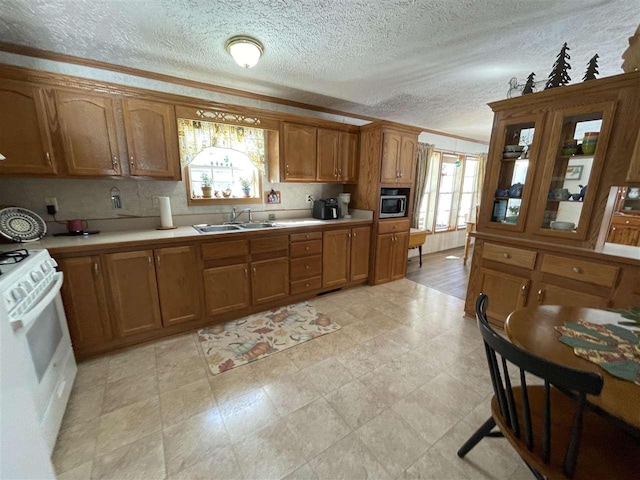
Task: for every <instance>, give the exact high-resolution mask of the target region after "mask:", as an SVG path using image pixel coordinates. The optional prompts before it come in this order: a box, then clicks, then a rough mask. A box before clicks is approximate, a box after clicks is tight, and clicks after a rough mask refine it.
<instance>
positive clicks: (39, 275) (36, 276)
mask: <svg viewBox="0 0 640 480" xmlns="http://www.w3.org/2000/svg"><path fill="white" fill-rule="evenodd" d="M43 278H44V275H43V274H42V272H39V271H38V270H34V271H33V272H31V280H33V282H34V283H38V282H39V281H40V280H42V279H43Z"/></svg>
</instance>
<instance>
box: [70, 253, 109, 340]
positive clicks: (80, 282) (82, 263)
mask: <svg viewBox="0 0 640 480" xmlns="http://www.w3.org/2000/svg"><path fill="white" fill-rule="evenodd" d="M58 265H59V268H60V270H61V271H62V272H63V273H64V282H63V284H62V301H63V302H64V311H65V313H66V314H67V323H68V324H69V332H70V333H71V340H72V342H73V345H74V348H75V349H76V350H78V349H82V348H84V347H90V346H92V345H99V344H101V343H105V342H108V341H109V340H111V339H112V338H113V333H112V331H111V320H110V318H109V311H108V309H107V295H106V291H105V286H104V276H103V272H102V264H101V263H100V257H99V256H97V255H96V256H87V257H76V258H65V259H61V260H59V261H58Z"/></svg>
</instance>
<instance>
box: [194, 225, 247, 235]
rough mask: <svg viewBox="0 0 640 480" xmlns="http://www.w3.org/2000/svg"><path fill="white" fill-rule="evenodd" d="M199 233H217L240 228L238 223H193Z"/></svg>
mask: <svg viewBox="0 0 640 480" xmlns="http://www.w3.org/2000/svg"><path fill="white" fill-rule="evenodd" d="M193 228H195V229H196V230H197V231H198V232H199V233H218V232H230V231H238V230H240V226H239V225H194V226H193Z"/></svg>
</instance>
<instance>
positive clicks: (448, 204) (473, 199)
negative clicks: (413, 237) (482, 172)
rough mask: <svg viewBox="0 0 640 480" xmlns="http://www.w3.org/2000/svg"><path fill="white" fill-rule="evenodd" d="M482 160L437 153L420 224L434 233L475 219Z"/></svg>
mask: <svg viewBox="0 0 640 480" xmlns="http://www.w3.org/2000/svg"><path fill="white" fill-rule="evenodd" d="M478 167H479V159H478V157H476V156H473V155H458V154H452V153H447V152H434V154H433V157H432V158H431V162H430V165H429V172H428V178H427V185H426V189H425V194H424V197H423V198H422V204H421V209H420V225H419V227H420V228H422V229H425V230H428V231H430V232H435V233H437V232H447V231H452V230H457V229H462V228H465V223H466V222H468V221H473V220H474V218H475V215H474V214H475V212H474V210H475V206H476V204H477V203H478V200H479V199H478V198H477V191H476V190H477V181H478Z"/></svg>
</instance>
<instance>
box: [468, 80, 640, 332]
mask: <svg viewBox="0 0 640 480" xmlns="http://www.w3.org/2000/svg"><path fill="white" fill-rule="evenodd" d="M490 107H491V108H492V109H493V111H494V112H495V118H494V128H493V132H492V135H491V143H490V147H489V155H488V163H487V171H486V177H485V183H484V189H483V193H482V202H481V208H480V213H479V219H478V226H477V232H475V233H474V236H475V238H476V243H475V248H474V254H473V264H472V268H471V272H470V278H469V288H468V290H467V300H466V304H465V312H466V313H467V314H468V315H471V316H474V315H475V312H474V304H475V300H476V298H477V296H478V295H479V294H480V293H481V292H482V293H485V294H487V295H488V296H489V309H488V316H489V318H490V320H491V321H492V322H494V323H495V324H496V325H500V326H502V324H503V323H504V321H505V320H506V318H507V316H508V315H509V314H510V313H511V312H512V311H513V310H515V309H517V308H520V307H523V306H526V305H531V304H559V305H571V306H575V305H577V306H585V307H596V308H606V307H609V306H628V305H626V301H625V300H624V299H623V298H624V297H623V296H620V295H618V294H617V292H618V291H619V289H620V288H627V287H628V286H623V285H622V280H621V279H622V278H633V276H630V275H631V273H633V272H635V273H637V274H638V276H637V277H635V280H634V281H635V287H632V289H633V288H635V289H636V290H638V291H639V292H640V253H639V254H638V256H637V257H636V258H626V257H615V256H612V255H606V254H604V253H602V252H601V247H602V245H601V244H600V243H602V240H599V238H601V237H602V235H600V231H601V226H602V224H603V221H604V222H608V221H609V220H608V219H605V210H606V205H607V202H608V199H609V196H610V190H611V187H612V186H619V185H625V184H627V182H628V181H627V176H628V175H630V174H629V173H628V172H631V171H632V168H630V166H632V157H633V155H636V153H634V152H635V149H636V148H637V146H636V143H637V140H636V137H637V135H635V134H636V133H637V132H638V131H639V127H640V72H635V73H628V74H624V75H618V76H615V77H609V78H604V79H600V80H594V81H589V82H584V83H581V84H577V85H571V86H566V87H560V88H554V89H551V90H546V91H544V92H539V93H535V94H530V95H524V96H522V97H517V98H513V99H508V100H503V101H499V102H495V103H491V104H490ZM630 132H632V133H634V135H632V134H630ZM630 272H631V273H630Z"/></svg>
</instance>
